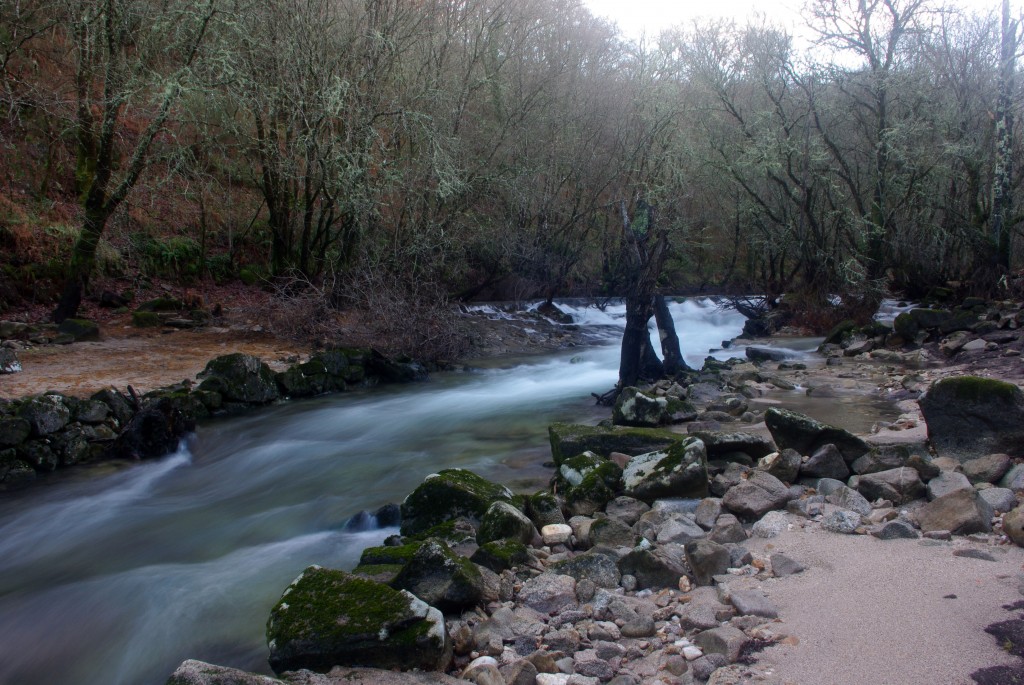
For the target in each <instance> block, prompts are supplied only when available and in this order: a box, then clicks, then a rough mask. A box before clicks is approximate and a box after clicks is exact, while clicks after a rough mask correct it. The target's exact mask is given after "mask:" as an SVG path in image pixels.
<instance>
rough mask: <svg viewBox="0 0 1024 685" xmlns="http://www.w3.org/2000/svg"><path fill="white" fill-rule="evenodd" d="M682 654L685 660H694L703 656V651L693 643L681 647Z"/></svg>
mask: <svg viewBox="0 0 1024 685" xmlns="http://www.w3.org/2000/svg"><path fill="white" fill-rule="evenodd" d="M682 654H683V657H684V658H685V659H686V660H687V661H694V660H695V659H699V658H701V657H702V656H704V652H703V651H701V649H700V647H696V646H694V645H687V646H686V647H683V652H682Z"/></svg>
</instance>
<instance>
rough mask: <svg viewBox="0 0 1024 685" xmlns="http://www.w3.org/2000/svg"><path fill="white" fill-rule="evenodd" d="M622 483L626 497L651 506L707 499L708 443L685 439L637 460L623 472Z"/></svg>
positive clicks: (691, 438)
mask: <svg viewBox="0 0 1024 685" xmlns="http://www.w3.org/2000/svg"><path fill="white" fill-rule="evenodd" d="M622 482H623V486H624V491H625V494H626V495H628V496H629V497H633V498H635V499H638V500H641V501H643V502H647V503H648V504H650V503H651V502H653V501H654V500H656V499H660V498H663V497H689V498H698V499H699V498H703V497H707V495H708V458H707V451H706V449H705V447H704V441H702V440H701V439H699V438H694V437H689V438H684V439H682V440H678V441H676V442H675V443H673V444H672V445H671V446H670V447H669V448H668V449H666V450H662V451H657V452H648V453H647V454H641V455H638V456H635V457H633V458H632V459H630V460H629V463H627V464H626V468H625V469H623V472H622Z"/></svg>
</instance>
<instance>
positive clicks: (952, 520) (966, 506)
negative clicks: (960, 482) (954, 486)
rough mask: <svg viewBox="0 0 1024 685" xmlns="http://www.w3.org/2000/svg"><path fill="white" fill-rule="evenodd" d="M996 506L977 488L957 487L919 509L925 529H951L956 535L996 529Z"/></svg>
mask: <svg viewBox="0 0 1024 685" xmlns="http://www.w3.org/2000/svg"><path fill="white" fill-rule="evenodd" d="M993 513H994V512H993V511H992V506H991V505H990V504H989V503H988V502H986V501H985V500H984V499H983V498H982V497H981V496H980V495H979V494H978V493H977V491H976V490H974V489H971V490H955V491H953V492H951V493H949V494H948V495H943V496H942V497H939V498H938V499H935V500H932V501H931V502H929V503H928V504H926V505H925V506H923V507H921V508H920V509H918V510H917V512H916V514H915V515H916V517H917V522H918V524H919V525H920V526H921V530H922V531H924V532H926V533H927V532H929V531H934V530H948V531H949V532H950V533H952V534H954V535H970V534H971V533H989V532H991V531H992V515H993Z"/></svg>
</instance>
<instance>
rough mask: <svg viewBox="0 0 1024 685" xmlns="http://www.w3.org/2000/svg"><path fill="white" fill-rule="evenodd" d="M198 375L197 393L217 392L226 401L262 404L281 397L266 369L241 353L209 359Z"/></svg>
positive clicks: (257, 361)
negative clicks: (202, 391) (199, 379)
mask: <svg viewBox="0 0 1024 685" xmlns="http://www.w3.org/2000/svg"><path fill="white" fill-rule="evenodd" d="M199 376H200V377H201V378H203V379H204V380H203V381H202V383H200V384H199V389H200V390H205V391H210V392H216V393H219V394H220V395H221V397H223V398H224V399H225V400H226V401H228V402H239V403H242V404H266V403H268V402H273V401H274V400H276V399H277V398H278V397H280V396H281V394H280V392H279V390H278V388H277V381H276V380H275V378H274V372H273V371H271V370H270V367H269V366H267V365H266V364H264V363H263V362H262V361H260V360H259V358H257V357H253V356H252V355H249V354H242V353H241V352H236V353H234V354H226V355H223V356H220V357H217V358H216V359H211V360H210V361H209V362H207V364H206V368H205V369H204V370H203V372H202V373H201V374H199Z"/></svg>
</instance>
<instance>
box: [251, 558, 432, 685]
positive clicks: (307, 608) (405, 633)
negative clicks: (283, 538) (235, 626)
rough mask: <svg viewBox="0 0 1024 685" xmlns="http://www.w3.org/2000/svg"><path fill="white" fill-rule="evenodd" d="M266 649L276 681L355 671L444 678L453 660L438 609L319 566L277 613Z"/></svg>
mask: <svg viewBox="0 0 1024 685" xmlns="http://www.w3.org/2000/svg"><path fill="white" fill-rule="evenodd" d="M382 636H383V637H382ZM267 642H268V645H269V647H270V667H271V668H272V669H274V672H275V673H282V672H284V671H294V670H298V669H302V668H306V669H309V670H313V671H327V670H329V669H330V668H331V667H332V666H336V665H342V666H345V665H353V664H360V665H364V666H366V665H369V666H373V667H377V668H399V669H415V668H420V669H424V670H442V669H444V668H445V666H447V664H448V662H449V661H450V659H451V653H452V645H451V641H450V640H449V639H448V636H447V631H446V629H445V623H444V616H442V614H441V612H440V611H438V610H437V609H435V608H433V607H430V606H428V605H427V604H426V603H425V602H423V601H421V600H420V599H418V598H416V597H414V596H413V595H411V594H409V593H408V592H406V591H399V590H394V589H392V588H390V587H388V586H386V585H382V584H381V583H376V582H374V581H371V580H366V579H364V578H359V577H356V576H352V575H349V574H347V573H345V572H343V571H334V570H331V569H323V568H320V567H318V566H311V567H309V568H307V569H306V570H305V571H304V572H303V573H302V574H301V575H300V576H299V577H298V578H296V579H295V580H294V581H293V582H292V584H291V585H289V586H288V589H287V590H285V593H284V595H283V596H282V597H281V599H280V600H279V601H278V603H277V604H276V605H275V606H274V608H273V610H272V611H271V613H270V619H269V620H268V622H267Z"/></svg>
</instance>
